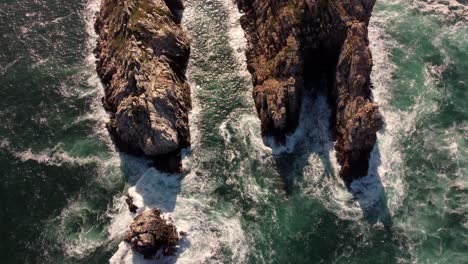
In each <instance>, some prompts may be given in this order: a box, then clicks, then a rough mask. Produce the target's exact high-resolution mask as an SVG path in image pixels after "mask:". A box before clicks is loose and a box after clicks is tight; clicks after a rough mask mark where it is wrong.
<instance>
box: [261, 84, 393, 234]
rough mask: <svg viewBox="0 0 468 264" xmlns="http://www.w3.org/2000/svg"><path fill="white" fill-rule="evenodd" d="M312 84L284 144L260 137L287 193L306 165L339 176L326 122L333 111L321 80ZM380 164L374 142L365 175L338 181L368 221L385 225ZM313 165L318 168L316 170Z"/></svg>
mask: <svg viewBox="0 0 468 264" xmlns="http://www.w3.org/2000/svg"><path fill="white" fill-rule="evenodd" d="M312 88H313V89H308V90H307V91H306V92H305V93H304V95H303V101H302V106H301V107H302V108H301V116H300V121H299V127H298V128H297V130H296V132H295V133H294V134H292V135H290V136H288V137H287V140H286V144H285V145H277V144H276V143H274V142H273V141H272V140H271V139H270V138H266V139H264V143H265V144H266V145H268V146H270V147H271V148H272V149H273V159H274V163H275V166H276V169H277V171H278V173H279V176H280V178H281V180H282V182H283V187H284V190H285V192H286V194H287V195H291V194H292V193H293V192H294V191H295V190H296V189H297V188H298V186H300V184H301V183H302V182H303V181H305V180H306V179H304V176H305V174H304V173H305V168H306V167H307V166H309V165H310V166H312V167H314V168H312V170H313V171H314V174H316V173H315V172H317V175H313V176H312V177H321V175H323V174H325V175H323V176H324V177H332V178H334V179H333V180H334V181H335V180H338V179H339V177H338V176H336V175H337V173H338V171H335V168H334V165H333V164H334V163H333V162H332V159H335V157H333V156H334V155H335V152H334V150H333V149H334V140H333V130H332V129H331V127H330V124H331V122H333V118H332V115H333V114H334V113H333V111H332V109H331V107H330V104H329V100H328V95H327V92H326V85H323V83H322V84H319V85H318V86H317V87H312ZM318 160H319V162H320V163H321V164H319V165H317V164H315V163H316V162H317V161H318ZM311 163H314V164H311ZM380 164H381V159H380V151H379V147H378V145H377V144H376V146H375V147H374V150H373V152H372V154H371V160H370V166H369V172H368V175H367V176H366V177H363V178H360V179H356V180H354V181H352V183H351V184H350V186H349V187H344V186H345V184H344V182H340V184H342V185H343V187H344V188H347V190H348V191H349V192H350V193H351V194H352V195H353V199H355V201H356V202H357V203H358V204H359V206H360V207H361V209H362V211H363V214H364V217H365V219H366V221H367V222H368V223H370V224H376V223H378V222H381V223H382V224H384V225H385V227H386V228H389V227H391V217H390V212H389V210H388V206H387V196H386V192H385V188H384V186H383V184H382V181H381V178H380V175H379V172H378V168H379V166H380ZM315 167H319V168H318V169H317V170H316V169H315ZM307 173H310V170H309V171H308V172H307ZM340 181H341V180H340Z"/></svg>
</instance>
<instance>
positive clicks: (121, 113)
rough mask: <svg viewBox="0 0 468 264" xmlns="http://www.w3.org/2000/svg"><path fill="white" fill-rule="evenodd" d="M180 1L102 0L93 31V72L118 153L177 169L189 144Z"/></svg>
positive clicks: (186, 47) (186, 42) (186, 45)
mask: <svg viewBox="0 0 468 264" xmlns="http://www.w3.org/2000/svg"><path fill="white" fill-rule="evenodd" d="M181 9H183V4H182V2H181V1H180V0H165V1H164V0H126V1H118V0H103V1H102V4H101V10H100V12H99V14H98V16H97V20H96V23H95V29H96V32H97V33H98V35H99V37H98V43H97V47H96V49H95V54H96V57H97V64H96V66H97V67H96V68H97V72H98V75H99V77H100V78H101V80H102V82H103V84H104V89H105V96H104V98H103V104H104V107H105V108H106V110H108V111H109V112H110V114H111V118H110V122H109V123H108V129H109V131H110V133H111V135H112V136H113V138H114V141H115V142H116V145H117V146H118V147H119V149H120V150H122V151H125V152H129V153H132V154H137V155H145V156H147V157H150V158H153V160H155V162H156V166H158V167H159V168H160V169H163V170H166V171H177V170H179V169H180V157H179V153H180V150H181V149H182V148H186V147H188V146H189V145H190V131H189V125H188V112H189V110H190V108H191V99H190V87H189V85H188V83H187V80H186V77H185V70H186V67H187V63H188V59H189V55H190V44H189V40H188V38H187V37H186V35H185V33H184V32H183V30H182V28H181V26H180V19H181Z"/></svg>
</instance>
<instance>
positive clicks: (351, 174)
mask: <svg viewBox="0 0 468 264" xmlns="http://www.w3.org/2000/svg"><path fill="white" fill-rule="evenodd" d="M237 4H238V7H239V9H240V11H241V12H243V13H244V15H243V16H242V18H241V24H242V28H243V29H244V31H245V35H246V38H247V42H248V47H247V51H246V56H247V64H248V70H249V72H250V73H251V74H252V80H253V85H254V91H253V97H254V100H255V105H256V108H257V112H258V115H259V117H260V119H261V124H262V134H263V135H264V136H273V137H275V138H276V139H277V140H278V141H280V142H284V140H285V136H286V135H287V134H288V133H291V132H293V131H294V130H295V129H296V128H297V125H298V120H299V111H300V108H301V107H300V106H301V95H302V94H303V92H304V89H314V88H313V87H316V85H317V84H322V85H326V86H327V89H328V95H329V99H330V103H331V106H332V109H333V113H334V114H333V120H332V124H333V125H332V131H333V132H334V135H335V137H336V145H335V148H336V150H337V158H338V161H339V163H340V164H341V167H342V169H341V171H340V176H341V177H342V179H343V180H344V181H345V182H346V183H347V184H349V183H350V182H351V181H352V179H354V178H357V177H361V176H364V175H366V174H367V170H368V161H369V156H370V153H371V151H372V149H373V147H374V144H375V142H376V132H377V131H378V130H379V129H380V128H381V126H382V123H383V121H382V117H381V115H380V113H379V110H378V105H377V104H376V103H373V102H372V97H371V82H370V73H371V69H372V56H371V52H370V50H369V46H368V44H369V43H368V42H369V41H368V37H367V26H368V23H369V19H370V16H371V12H372V8H373V6H374V4H375V0H290V1H285V0H237Z"/></svg>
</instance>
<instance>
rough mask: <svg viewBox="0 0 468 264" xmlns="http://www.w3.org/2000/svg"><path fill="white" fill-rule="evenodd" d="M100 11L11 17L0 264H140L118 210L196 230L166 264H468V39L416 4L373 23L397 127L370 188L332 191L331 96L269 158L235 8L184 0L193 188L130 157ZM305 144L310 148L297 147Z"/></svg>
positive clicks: (6, 16) (381, 145)
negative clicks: (114, 100)
mask: <svg viewBox="0 0 468 264" xmlns="http://www.w3.org/2000/svg"><path fill="white" fill-rule="evenodd" d="M98 6H99V3H98V2H93V1H92V2H87V1H85V0H80V1H58V0H56V1H53V0H39V1H31V0H27V1H22V2H17V1H8V0H3V2H1V3H0V32H1V34H2V35H1V38H0V43H1V44H2V45H1V46H2V49H0V83H1V85H2V89H0V91H1V96H0V104H1V106H2V107H1V108H0V109H1V110H0V117H1V120H2V122H0V168H2V170H1V173H0V188H1V189H0V207H1V208H2V210H1V211H0V259H1V261H0V262H1V263H107V262H109V259H111V257H112V256H113V255H114V257H113V258H112V260H111V262H112V263H130V262H134V263H143V262H144V261H142V260H141V259H140V258H138V256H133V255H132V253H131V252H128V251H126V250H125V245H123V244H121V245H120V246H119V243H120V241H121V238H122V234H123V233H124V232H125V230H126V226H127V225H128V224H129V223H130V221H131V216H130V215H129V213H128V212H127V210H126V209H125V204H124V202H123V199H122V196H123V195H125V194H126V193H128V192H130V193H131V194H132V195H134V196H135V197H136V200H137V202H138V203H140V204H139V205H140V206H146V207H154V206H156V207H159V208H161V209H162V210H163V211H164V212H165V213H167V214H168V215H169V216H171V217H172V218H173V219H174V221H175V222H176V225H177V226H178V227H179V229H181V230H184V231H188V232H189V236H188V239H187V240H185V241H183V243H182V245H181V249H180V253H179V255H177V256H175V257H172V258H167V259H162V260H161V259H160V261H161V262H163V263H173V262H176V261H177V262H179V263H466V262H467V261H468V231H467V228H468V206H467V204H468V189H467V186H468V178H467V177H468V176H467V175H468V171H467V159H466V157H467V154H468V153H467V149H468V146H467V136H468V126H467V117H468V106H467V103H466V102H467V101H466V99H467V98H468V97H467V91H468V75H467V73H468V32H467V31H468V27H467V25H466V22H463V21H457V20H454V19H449V18H447V17H444V16H443V15H441V14H428V13H421V12H419V11H418V10H417V9H416V8H414V7H413V6H414V3H412V2H407V1H387V2H383V1H380V2H378V3H377V6H376V8H375V10H374V17H373V19H372V21H371V28H370V41H371V47H372V50H373V57H374V61H375V67H374V73H373V82H374V86H375V90H374V96H375V98H376V100H377V101H378V102H379V103H380V104H381V109H382V113H383V114H384V116H385V119H386V127H385V129H384V130H383V131H381V132H380V133H379V138H378V145H377V147H376V149H375V150H374V153H373V157H372V160H371V169H370V173H369V176H368V177H366V178H364V179H362V180H361V181H359V182H355V183H353V185H352V188H351V189H352V190H351V191H348V190H346V188H345V187H344V185H343V183H342V182H341V181H340V180H339V178H338V177H337V176H336V173H335V172H336V171H337V165H336V161H335V158H334V155H335V154H334V152H333V147H332V146H333V142H331V141H330V138H329V135H328V123H327V120H328V116H329V115H330V111H329V109H328V106H327V103H326V100H325V99H324V97H323V96H320V94H319V97H318V98H317V99H310V98H309V99H305V101H304V104H303V105H304V107H303V112H302V113H303V114H302V116H301V126H300V129H299V131H298V133H296V134H295V135H293V136H292V137H291V138H290V140H289V144H288V146H287V147H280V146H274V147H272V148H270V147H267V146H265V144H264V142H263V141H262V139H261V138H260V136H259V134H260V127H259V121H258V119H257V117H256V115H255V109H254V105H253V100H252V99H251V89H252V88H251V85H250V80H249V76H248V74H247V73H246V70H245V63H244V62H243V60H244V58H243V57H242V54H243V52H242V47H243V45H245V42H244V41H243V39H242V32H241V31H240V28H239V25H238V23H237V19H236V17H237V16H238V14H237V13H236V9H235V7H234V6H233V5H232V3H231V2H230V1H229V0H211V1H204V0H188V1H187V2H186V11H185V14H184V22H183V24H184V27H185V28H186V29H187V31H188V32H189V35H190V36H191V39H192V57H191V61H190V66H189V71H188V77H189V80H190V82H191V85H192V90H193V100H194V110H193V113H192V116H191V129H192V134H193V135H192V142H193V147H192V148H191V149H190V150H187V157H186V158H185V159H184V164H185V165H184V166H185V167H186V168H187V171H188V172H187V173H185V174H182V175H164V174H161V173H159V172H157V171H155V170H154V169H151V168H149V167H148V166H147V163H146V161H144V160H140V159H137V158H133V157H129V156H126V155H119V153H117V152H116V151H115V149H114V147H113V144H112V142H111V140H110V139H109V136H108V134H107V131H106V130H105V127H104V125H105V122H106V118H107V116H106V113H105V112H104V111H103V110H102V107H101V105H100V97H102V87H101V86H100V84H99V81H98V79H97V77H96V74H95V72H94V65H93V58H92V54H91V51H92V48H93V46H94V38H95V36H94V35H93V33H92V21H93V14H94V12H95V11H96V10H97V7H98ZM293 143H296V144H293Z"/></svg>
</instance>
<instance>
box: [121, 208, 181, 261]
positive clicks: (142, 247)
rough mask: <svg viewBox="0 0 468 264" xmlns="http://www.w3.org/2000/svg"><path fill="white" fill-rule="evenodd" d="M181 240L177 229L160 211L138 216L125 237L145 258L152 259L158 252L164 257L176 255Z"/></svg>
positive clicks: (150, 211) (147, 212) (151, 211)
mask: <svg viewBox="0 0 468 264" xmlns="http://www.w3.org/2000/svg"><path fill="white" fill-rule="evenodd" d="M179 240H180V239H179V236H178V234H177V229H176V227H175V226H174V225H172V224H170V223H168V222H167V221H166V220H165V219H163V218H162V217H161V212H160V211H159V210H158V209H151V210H148V211H146V212H144V213H143V214H141V215H139V216H137V217H136V218H135V220H134V221H133V223H132V224H131V225H130V231H129V232H127V235H126V237H125V241H126V242H128V243H130V244H132V248H133V249H134V250H136V251H138V252H139V253H141V254H142V255H143V256H144V257H145V258H152V257H153V256H154V255H156V253H158V251H161V252H162V254H163V255H172V254H174V253H175V252H176V251H177V248H176V246H177V243H178V242H179Z"/></svg>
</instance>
